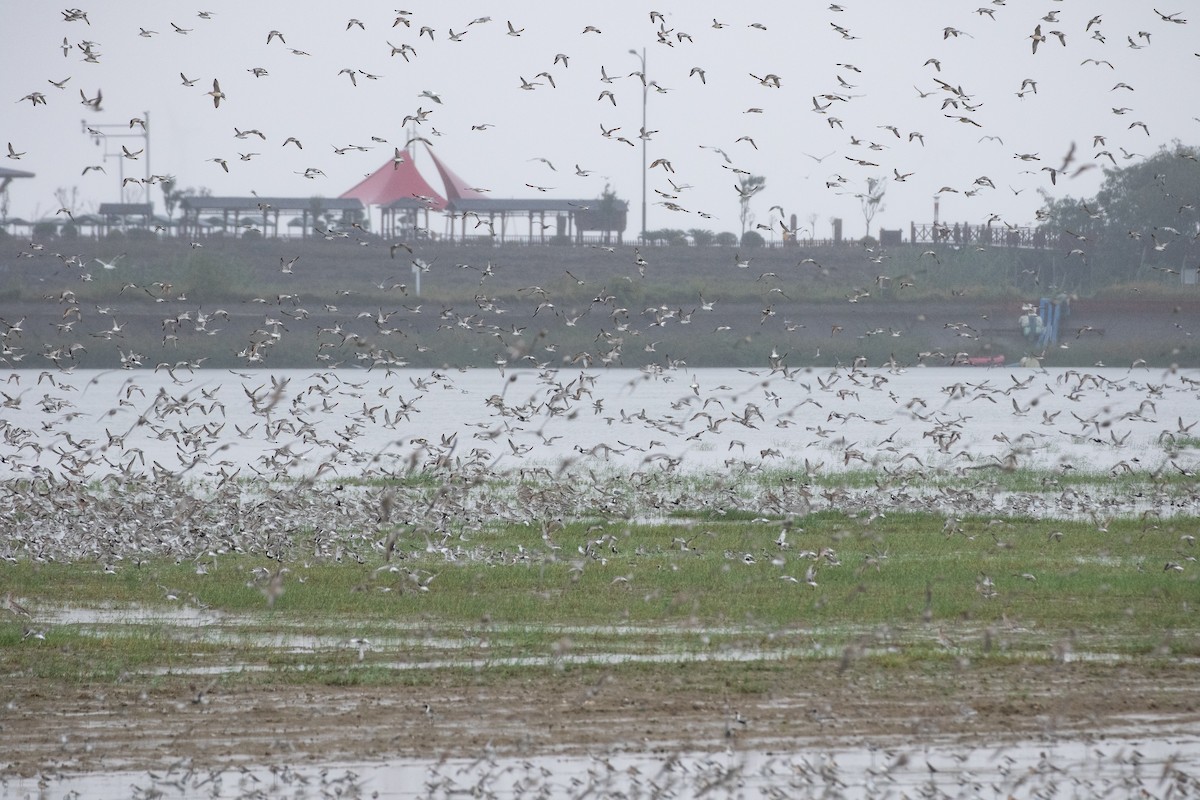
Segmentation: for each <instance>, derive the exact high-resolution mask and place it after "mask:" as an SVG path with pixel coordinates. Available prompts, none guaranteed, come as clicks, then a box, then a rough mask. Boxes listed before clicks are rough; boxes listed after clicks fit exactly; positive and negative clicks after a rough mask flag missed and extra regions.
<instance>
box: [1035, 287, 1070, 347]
mask: <svg viewBox="0 0 1200 800" xmlns="http://www.w3.org/2000/svg"><path fill="white" fill-rule="evenodd" d="M1070 314H1071V299H1070V298H1069V297H1067V296H1066V295H1064V294H1060V295H1058V296H1056V297H1055V298H1054V299H1050V298H1048V297H1043V298H1042V299H1041V301H1040V302H1039V303H1038V316H1039V317H1040V318H1041V320H1042V335H1041V336H1039V337H1038V340H1037V345H1038V347H1049V346H1050V345H1053V344H1058V329H1059V326H1060V325H1061V324H1062V321H1063V320H1064V319H1066V318H1067V317H1068V316H1070Z"/></svg>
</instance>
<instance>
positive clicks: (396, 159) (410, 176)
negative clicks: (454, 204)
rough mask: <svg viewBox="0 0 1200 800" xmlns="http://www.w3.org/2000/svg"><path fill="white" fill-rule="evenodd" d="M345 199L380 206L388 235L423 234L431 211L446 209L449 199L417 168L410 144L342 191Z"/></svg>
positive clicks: (381, 221)
mask: <svg viewBox="0 0 1200 800" xmlns="http://www.w3.org/2000/svg"><path fill="white" fill-rule="evenodd" d="M341 199H343V200H350V199H353V200H358V201H359V202H361V203H362V204H363V205H365V206H377V207H378V208H379V209H380V218H379V231H380V233H381V235H383V236H385V237H387V238H413V239H416V238H422V237H421V236H419V233H420V232H423V231H425V232H427V231H428V230H429V212H431V211H444V210H445V209H446V199H445V198H444V197H442V196H441V195H440V194H438V193H437V191H436V190H435V189H434V188H433V187H432V186H430V185H429V183H428V182H427V181H426V180H425V177H424V176H423V175H421V173H420V172H419V171H418V170H417V165H416V163H415V162H414V161H413V152H412V151H411V150H410V149H408V148H405V149H404V150H400V149H397V150H396V154H395V156H393V157H392V158H389V159H388V160H387V162H386V163H384V165H383V166H381V167H380V168H379V169H377V170H375V171H374V172H372V173H371V174H370V175H368V176H367V177H366V178H364V179H363V180H361V181H359V182H358V183H357V184H356V185H355V186H354V187H353V188H351V189H350V190H348V191H346V192H344V193H342V195H341Z"/></svg>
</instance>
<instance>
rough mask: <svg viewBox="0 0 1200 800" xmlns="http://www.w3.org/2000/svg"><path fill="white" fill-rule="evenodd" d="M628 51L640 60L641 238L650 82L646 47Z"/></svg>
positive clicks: (643, 222) (644, 205)
mask: <svg viewBox="0 0 1200 800" xmlns="http://www.w3.org/2000/svg"><path fill="white" fill-rule="evenodd" d="M629 53H630V55H634V56H637V58H638V60H639V61H641V62H642V232H641V233H640V234H638V238H639V239H642V238H644V237H645V236H646V142H647V141H649V139H650V135H649V133H648V132H647V128H646V101H647V100H648V99H649V97H650V82H649V80H648V79H647V78H646V48H644V47H643V48H642V52H640V53H639V52H638V51H637V50H630V51H629Z"/></svg>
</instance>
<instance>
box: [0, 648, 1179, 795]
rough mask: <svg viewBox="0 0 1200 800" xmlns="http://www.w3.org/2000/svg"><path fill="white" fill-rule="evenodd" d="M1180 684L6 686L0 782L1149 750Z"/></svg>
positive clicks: (1050, 675) (1121, 674)
mask: <svg viewBox="0 0 1200 800" xmlns="http://www.w3.org/2000/svg"><path fill="white" fill-rule="evenodd" d="M731 675H734V676H736V677H733V678H732V679H731ZM764 678H769V681H768V684H767V685H764V686H762V687H761V688H760V687H759V686H758V685H757V681H759V680H761V679H764ZM1195 679H1196V669H1195V668H1194V667H1192V666H1189V665H1185V664H1178V663H1172V662H1167V661H1164V662H1155V663H1153V664H1148V665H1098V664H1062V663H1045V664H1030V663H1025V664H980V665H968V664H965V663H964V664H958V665H955V664H954V662H938V663H930V664H925V665H923V666H921V667H919V668H917V669H913V670H908V669H905V670H894V669H887V668H885V667H881V666H878V665H873V664H871V663H869V662H861V663H858V664H854V665H852V666H850V667H849V668H847V669H845V670H841V669H839V665H838V664H837V663H836V662H795V663H776V664H763V663H760V664H751V665H747V666H746V667H745V669H744V670H740V671H738V672H737V673H730V672H729V670H727V669H710V668H708V667H706V666H704V665H699V664H680V665H675V666H664V667H662V668H658V669H651V670H646V669H621V668H616V669H613V668H600V667H597V668H572V669H567V670H565V671H562V672H554V671H546V670H523V671H521V672H519V673H511V674H502V675H497V674H488V673H486V672H485V673H469V672H455V673H439V674H433V675H427V676H424V678H423V679H422V682H421V685H397V686H383V687H379V686H374V687H354V686H344V687H338V686H327V685H287V684H271V683H267V684H254V683H247V682H243V681H240V680H239V681H235V682H232V683H231V684H229V685H222V684H220V683H213V684H208V683H207V682H205V681H199V682H198V681H196V680H194V679H180V678H166V679H161V680H146V679H142V678H130V680H129V681H127V682H125V683H121V684H117V685H94V686H83V687H71V688H64V687H56V686H54V685H53V684H47V683H44V682H38V681H30V680H27V679H22V678H16V679H13V680H9V681H8V682H6V685H5V688H4V691H3V700H4V711H3V713H2V715H0V731H2V733H3V737H4V740H5V742H6V746H5V748H4V749H5V754H4V756H3V760H2V761H0V775H7V776H13V777H29V776H32V775H35V774H38V773H42V774H47V773H66V774H73V773H87V772H98V771H113V770H152V769H161V768H163V767H164V766H166V765H169V764H171V763H175V762H177V761H179V760H180V759H185V758H186V759H190V760H191V762H192V763H194V764H195V765H197V766H200V765H224V766H229V765H230V764H246V765H269V764H272V763H288V764H292V765H301V764H305V763H313V764H330V763H339V762H341V763H345V762H362V761H373V760H380V759H395V758H435V759H436V758H454V757H463V758H478V757H481V756H483V755H487V754H496V755H500V756H505V755H507V756H514V757H531V756H536V755H561V754H581V753H597V752H638V753H643V754H645V753H663V754H668V753H674V752H685V751H687V752H705V751H715V750H722V749H724V748H726V747H734V748H735V749H736V748H742V749H755V750H759V751H766V752H771V751H780V752H787V751H789V750H793V749H796V748H803V747H822V748H832V747H839V746H858V745H863V744H866V743H873V744H876V745H880V746H889V743H890V745H891V746H895V745H898V744H911V743H913V742H915V741H920V742H930V741H941V742H950V743H954V744H957V745H960V746H963V747H975V746H979V747H984V746H987V747H996V746H999V745H1001V744H1003V743H1005V742H1011V741H1018V740H1030V739H1033V740H1037V739H1039V738H1043V737H1045V738H1047V739H1049V738H1054V737H1060V738H1065V739H1072V740H1080V739H1082V740H1088V741H1102V740H1103V739H1104V738H1105V736H1106V735H1117V734H1124V735H1130V734H1133V735H1140V736H1145V737H1155V738H1157V737H1167V736H1172V735H1178V734H1182V733H1188V732H1190V733H1193V734H1194V733H1195V732H1197V731H1198V730H1200V701H1198V700H1197V699H1196V696H1195V694H1194V691H1193V690H1194V688H1195ZM1114 686H1118V687H1120V691H1112V687H1114ZM789 687H790V688H789Z"/></svg>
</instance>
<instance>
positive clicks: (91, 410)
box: [0, 368, 1200, 478]
mask: <svg viewBox="0 0 1200 800" xmlns="http://www.w3.org/2000/svg"><path fill="white" fill-rule="evenodd" d="M12 375H13V376H16V377H10V380H9V386H8V387H7V388H6V391H7V393H8V395H9V396H11V397H13V398H15V399H14V401H12V402H10V403H9V404H8V407H6V408H5V415H4V427H5V434H6V435H5V437H4V439H3V440H2V441H0V456H3V464H2V465H0V469H2V470H4V472H5V473H6V474H8V475H22V474H28V473H29V472H30V470H32V469H33V468H35V467H42V468H45V469H49V470H51V471H59V472H62V470H63V468H64V465H65V466H74V467H76V468H77V469H78V471H79V475H80V476H81V477H89V478H94V477H98V476H103V475H105V474H113V473H117V472H119V471H120V470H122V469H125V470H128V471H129V472H130V473H132V474H151V473H152V471H153V470H154V467H153V465H154V464H155V463H157V464H158V465H159V469H161V470H164V471H168V472H173V473H177V474H185V475H187V476H189V477H198V476H209V477H215V478H220V477H222V476H225V475H229V474H233V473H235V472H237V471H239V470H241V471H242V472H243V473H244V474H245V475H247V476H248V475H249V474H251V473H262V474H287V475H293V476H295V475H314V474H315V475H320V476H322V477H326V478H336V477H343V478H345V477H361V476H363V475H368V474H372V473H376V474H378V473H380V472H390V471H396V470H405V469H407V468H409V467H410V466H423V465H425V464H427V463H429V462H431V461H436V460H437V459H439V458H440V459H451V460H453V459H460V460H474V461H476V462H477V463H480V464H483V465H486V467H487V468H488V469H491V470H498V471H509V470H511V471H516V470H520V469H530V468H534V467H538V466H542V467H546V468H548V469H551V470H554V469H557V468H559V467H560V466H562V465H563V464H564V463H573V462H579V463H583V464H590V465H593V466H594V468H604V467H624V468H631V467H632V468H637V467H641V466H648V467H653V466H658V465H662V464H666V463H674V460H678V465H679V467H681V468H682V469H685V470H696V471H704V470H713V469H723V468H725V467H726V465H727V462H738V461H747V462H752V463H758V464H762V465H764V466H768V467H770V466H780V465H782V464H783V463H785V462H792V463H793V464H797V463H798V464H801V465H803V464H804V463H805V462H806V461H807V462H808V464H809V465H810V468H811V469H821V470H824V471H830V472H833V471H839V470H844V469H848V468H877V467H880V466H883V467H893V468H894V467H896V466H902V465H903V466H907V467H909V468H912V467H914V466H916V465H917V464H921V465H925V466H930V467H941V468H946V469H955V468H957V469H960V470H970V469H985V470H986V469H988V468H990V467H994V466H997V465H999V464H1001V463H1003V464H1005V465H1007V466H1019V467H1029V468H1038V469H1054V468H1075V469H1080V470H1083V469H1086V470H1090V471H1100V470H1108V469H1116V470H1118V471H1123V470H1125V469H1126V467H1128V468H1130V469H1135V470H1150V469H1155V468H1158V467H1162V466H1167V467H1168V468H1169V461H1170V457H1169V455H1168V450H1169V448H1168V447H1167V444H1169V442H1170V440H1171V439H1172V438H1173V437H1174V436H1186V435H1188V433H1187V431H1188V426H1189V425H1190V424H1191V423H1194V422H1195V421H1196V418H1195V415H1196V409H1197V408H1198V407H1200V402H1198V401H1200V382H1198V381H1200V371H1195V370H1192V371H1180V372H1177V373H1170V372H1163V371H1161V370H1153V371H1152V370H1147V369H1137V370H1126V369H1094V370H1090V371H1087V372H1084V373H1081V372H1080V371H1077V370H1064V369H1059V370H1036V371H1035V370H1023V369H1008V368H993V369H981V368H928V369H924V368H914V369H908V370H899V369H897V370H884V369H874V370H848V369H842V370H828V369H823V370H814V371H810V372H806V371H800V372H792V373H788V374H787V375H786V376H785V375H783V374H782V373H779V372H776V373H773V374H772V373H771V372H769V371H768V370H762V371H758V372H754V371H747V370H733V369H709V370H687V369H680V370H676V371H673V372H665V371H658V372H652V371H637V370H626V369H612V370H606V371H591V372H587V371H578V370H575V371H567V370H562V371H547V372H541V373H538V372H533V371H514V370H509V371H507V372H504V373H501V372H499V371H494V370H482V369H476V370H466V371H447V372H439V371H433V372H422V371H416V370H400V371H393V372H391V373H387V372H382V371H375V372H364V371H350V370H346V371H331V372H310V371H305V370H284V371H279V372H266V371H263V372H231V371H225V370H196V371H194V372H190V373H189V372H181V373H175V379H174V380H173V379H172V377H171V376H169V375H168V374H167V373H166V372H165V371H163V372H150V371H128V372H122V371H103V372H97V371H79V372H75V373H71V374H69V375H60V376H57V377H55V378H54V383H53V384H51V383H50V381H49V380H45V381H41V379H40V378H39V377H38V376H37V375H36V374H34V373H32V372H21V373H12ZM39 381H41V382H39ZM1194 430H1200V429H1194ZM39 449H40V452H39ZM1181 457H1184V458H1185V460H1187V461H1189V462H1190V463H1194V462H1195V460H1196V451H1195V450H1192V451H1191V453H1190V456H1189V455H1188V454H1187V453H1184V454H1181Z"/></svg>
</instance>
